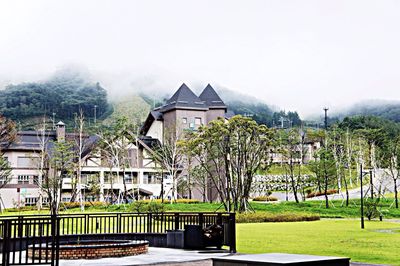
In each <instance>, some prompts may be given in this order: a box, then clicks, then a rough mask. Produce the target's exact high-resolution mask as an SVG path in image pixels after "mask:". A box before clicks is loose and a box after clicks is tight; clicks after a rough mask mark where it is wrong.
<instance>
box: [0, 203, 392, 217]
mask: <svg viewBox="0 0 400 266" xmlns="http://www.w3.org/2000/svg"><path fill="white" fill-rule="evenodd" d="M392 202H393V199H388V200H387V201H384V200H382V204H383V205H382V207H381V211H383V213H384V219H389V218H400V209H396V208H394V205H393V206H392V207H390V205H391V204H392ZM341 203H342V201H337V200H336V201H330V204H331V207H330V208H329V209H326V208H325V202H324V201H314V200H313V201H311V200H309V201H305V202H300V203H295V202H280V203H258V202H253V203H251V206H252V207H253V209H254V210H255V211H257V212H268V213H271V214H275V213H287V212H289V213H306V214H318V215H319V216H320V217H322V218H357V217H359V215H360V200H356V199H354V200H351V204H350V206H348V207H346V206H341ZM164 206H165V211H170V212H214V211H216V210H218V211H224V208H223V207H222V206H221V204H219V203H195V204H185V203H175V204H170V203H165V204H164ZM85 211H86V212H129V211H133V209H132V208H130V206H129V205H125V206H124V205H111V206H108V207H90V208H86V209H85ZM80 212H81V211H80V209H79V208H73V209H68V210H66V211H62V212H61V213H80ZM41 213H42V214H47V213H48V211H42V212H41ZM26 214H38V212H37V211H24V212H15V211H14V212H9V211H5V212H4V213H3V215H26Z"/></svg>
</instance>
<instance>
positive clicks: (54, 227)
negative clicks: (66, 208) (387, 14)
mask: <svg viewBox="0 0 400 266" xmlns="http://www.w3.org/2000/svg"><path fill="white" fill-rule="evenodd" d="M50 224H51V266H55V264H56V257H57V256H56V252H57V216H56V215H55V214H54V215H51V217H50ZM46 260H47V258H46Z"/></svg>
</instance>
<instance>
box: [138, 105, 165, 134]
mask: <svg viewBox="0 0 400 266" xmlns="http://www.w3.org/2000/svg"><path fill="white" fill-rule="evenodd" d="M163 119H164V116H163V114H162V113H161V112H159V111H158V110H152V111H150V113H149V115H148V116H147V118H146V120H145V121H144V123H143V125H142V127H141V128H140V134H141V135H146V134H147V132H148V131H149V129H150V127H151V125H152V124H153V122H154V121H155V120H158V121H162V120H163Z"/></svg>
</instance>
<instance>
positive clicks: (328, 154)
mask: <svg viewBox="0 0 400 266" xmlns="http://www.w3.org/2000/svg"><path fill="white" fill-rule="evenodd" d="M310 170H311V171H312V172H314V174H315V176H316V179H318V180H319V182H320V183H321V184H322V187H323V192H324V196H325V207H326V208H329V199H328V189H329V187H330V186H332V185H333V184H334V183H335V177H336V161H335V158H334V156H333V153H332V151H331V150H330V149H328V148H321V149H320V150H319V151H318V152H317V153H316V155H315V160H314V161H313V162H310Z"/></svg>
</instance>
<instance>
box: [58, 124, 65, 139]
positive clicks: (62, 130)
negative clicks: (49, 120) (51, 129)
mask: <svg viewBox="0 0 400 266" xmlns="http://www.w3.org/2000/svg"><path fill="white" fill-rule="evenodd" d="M56 138H57V141H58V142H62V141H64V140H65V124H64V123H63V122H61V121H60V122H58V123H57V125H56Z"/></svg>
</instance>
